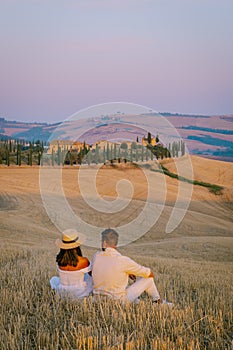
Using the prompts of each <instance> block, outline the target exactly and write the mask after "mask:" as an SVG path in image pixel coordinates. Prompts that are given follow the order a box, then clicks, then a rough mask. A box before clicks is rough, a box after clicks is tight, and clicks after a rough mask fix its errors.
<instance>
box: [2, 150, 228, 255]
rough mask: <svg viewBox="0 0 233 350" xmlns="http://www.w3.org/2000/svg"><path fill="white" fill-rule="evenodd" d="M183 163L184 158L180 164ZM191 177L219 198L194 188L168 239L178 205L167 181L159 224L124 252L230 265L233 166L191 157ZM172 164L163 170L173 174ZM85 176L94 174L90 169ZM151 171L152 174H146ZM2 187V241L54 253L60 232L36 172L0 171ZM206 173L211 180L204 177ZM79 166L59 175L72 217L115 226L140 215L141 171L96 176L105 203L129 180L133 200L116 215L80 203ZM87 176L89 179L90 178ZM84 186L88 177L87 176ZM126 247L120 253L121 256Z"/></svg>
mask: <svg viewBox="0 0 233 350" xmlns="http://www.w3.org/2000/svg"><path fill="white" fill-rule="evenodd" d="M180 161H182V159H180ZM192 162H193V168H194V174H195V177H197V178H199V179H202V180H203V179H204V180H205V181H208V182H213V183H215V184H221V185H223V186H224V190H223V194H222V195H218V196H216V195H214V194H212V193H210V192H209V191H208V189H206V188H203V187H200V186H194V188H193V195H192V200H191V203H190V205H189V208H188V211H187V213H186V215H185V217H184V219H183V221H182V222H181V223H180V225H179V226H178V227H177V228H176V229H175V231H173V232H172V233H171V234H165V227H166V223H167V221H168V218H169V216H170V213H171V209H172V207H173V205H174V201H175V200H176V196H177V190H178V181H177V180H176V179H172V178H169V177H166V186H167V194H166V203H165V207H164V210H163V212H162V214H161V216H160V217H159V220H158V222H157V223H156V224H155V225H154V226H153V227H152V228H151V229H150V231H149V232H148V233H147V234H146V235H145V236H143V237H142V238H141V239H140V240H138V241H136V242H135V243H132V244H131V245H129V246H128V247H127V251H131V252H132V253H136V254H139V255H141V254H143V253H145V251H146V252H147V254H148V255H149V256H153V255H154V254H155V250H156V254H158V255H159V256H161V257H166V256H168V255H169V256H170V257H171V256H172V257H180V256H181V257H184V258H187V259H188V258H190V257H194V258H195V259H198V260H200V259H204V258H207V260H208V259H210V260H217V261H218V260H224V261H228V260H232V248H233V247H232V243H233V240H232V234H233V225H232V209H233V207H232V200H233V178H232V174H233V164H232V163H227V162H220V161H216V160H210V161H208V163H207V162H206V160H203V159H202V158H200V157H196V156H195V157H192ZM173 166H174V165H173V164H172V162H170V163H168V162H166V167H170V169H171V170H174V169H173ZM85 171H86V172H89V173H90V172H93V173H94V171H95V169H94V168H90V169H86V170H85ZM146 171H147V172H150V170H146ZM0 174H1V182H0V195H1V201H0V205H1V213H0V217H1V218H0V220H1V233H0V235H1V241H2V244H3V245H4V244H11V245H14V246H20V245H21V244H23V245H25V244H26V245H28V246H38V245H39V246H40V247H44V248H45V249H47V248H48V249H52V250H54V249H55V247H54V239H55V238H56V237H57V236H58V235H59V232H58V231H57V229H56V228H55V227H54V225H53V224H52V223H51V221H50V219H49V217H48V215H47V213H46V211H45V209H44V207H43V203H42V200H41V197H40V190H39V168H38V167H27V166H26V167H21V168H19V167H14V166H11V167H5V166H1V168H0ZM151 174H152V176H153V177H154V178H153V179H154V180H155V184H156V188H158V191H157V192H156V196H155V197H154V199H153V198H152V199H151V200H155V201H157V202H158V201H160V196H161V198H162V193H160V185H159V183H160V181H161V179H162V175H161V174H158V173H152V172H150V173H148V176H151ZM208 174H209V175H208ZM77 175H78V168H77V167H67V168H65V169H64V170H63V174H62V176H63V187H64V192H65V196H66V199H67V200H68V202H69V204H70V205H71V207H72V209H73V210H74V212H76V213H78V214H79V215H81V217H82V219H83V220H84V221H86V222H89V223H91V224H92V225H97V226H99V225H100V226H102V225H103V223H104V225H105V226H106V227H107V226H113V225H119V224H123V223H125V222H128V221H129V220H132V219H133V218H134V217H136V216H137V215H138V213H139V212H140V211H141V210H142V208H143V206H144V205H145V202H144V201H145V199H146V193H147V182H146V181H145V177H144V175H143V174H142V172H141V170H140V169H128V170H127V169H125V170H124V171H122V170H120V169H119V170H117V169H109V168H103V169H101V170H100V171H99V172H98V176H97V189H98V192H99V193H100V195H102V196H104V197H106V198H107V199H108V200H112V199H114V197H115V196H116V183H117V182H118V181H119V180H121V179H122V178H124V179H125V178H126V179H128V180H129V181H130V182H131V183H132V184H133V187H134V197H133V200H132V202H131V203H130V204H129V206H128V207H127V208H126V209H125V210H124V211H120V212H117V213H115V214H111V215H109V214H107V213H102V214H100V213H99V212H97V211H95V210H94V209H92V208H91V207H89V206H88V204H87V203H86V202H85V201H84V200H82V198H81V196H80V190H79V188H78V186H77ZM89 175H90V174H89ZM86 179H87V180H86V181H88V176H87V177H86ZM124 249H125V248H122V250H123V251H124Z"/></svg>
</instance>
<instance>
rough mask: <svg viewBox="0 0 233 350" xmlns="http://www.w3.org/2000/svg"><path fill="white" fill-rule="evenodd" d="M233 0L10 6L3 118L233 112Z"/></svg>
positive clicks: (26, 1)
mask: <svg viewBox="0 0 233 350" xmlns="http://www.w3.org/2000/svg"><path fill="white" fill-rule="evenodd" d="M232 18H233V1H232V0H20V1H19V0H0V48H1V54H0V116H1V117H5V118H6V119H8V120H21V121H37V122H56V121H62V120H64V119H66V118H67V117H68V116H70V115H71V114H73V113H75V112H77V111H78V110H79V109H82V108H85V107H89V106H91V105H94V104H99V103H105V102H112V101H125V102H132V103H136V104H141V105H145V106H148V107H150V108H152V109H155V110H157V111H160V112H165V111H166V112H180V113H190V114H191V113H197V114H229V113H233V39H232V38H233V20H232Z"/></svg>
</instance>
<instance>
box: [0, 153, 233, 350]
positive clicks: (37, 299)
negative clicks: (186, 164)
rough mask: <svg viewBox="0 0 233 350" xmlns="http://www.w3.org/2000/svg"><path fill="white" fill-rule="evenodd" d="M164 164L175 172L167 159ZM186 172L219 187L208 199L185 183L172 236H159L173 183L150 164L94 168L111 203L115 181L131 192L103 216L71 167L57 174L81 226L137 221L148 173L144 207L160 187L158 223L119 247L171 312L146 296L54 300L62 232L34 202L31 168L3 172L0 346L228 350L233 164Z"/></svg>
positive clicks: (232, 336) (203, 162)
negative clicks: (146, 274)
mask: <svg viewBox="0 0 233 350" xmlns="http://www.w3.org/2000/svg"><path fill="white" fill-rule="evenodd" d="M182 161H183V160H182V158H180V159H179V162H182ZM162 164H163V166H164V167H166V169H167V170H168V171H169V172H170V173H176V168H175V165H174V163H173V161H172V160H164V161H163V162H162ZM192 165H193V172H194V179H195V180H197V181H199V182H204V183H209V184H211V185H213V184H214V185H219V186H222V187H223V189H222V190H221V191H220V192H221V194H215V193H214V192H211V191H210V189H211V188H212V187H210V188H209V187H203V186H199V185H195V186H193V192H192V196H191V202H190V204H189V208H188V210H187V212H186V215H185V216H184V218H183V220H182V222H181V223H180V224H179V226H178V227H177V228H176V229H175V230H174V231H173V232H171V233H165V229H166V224H167V221H168V219H169V217H170V215H171V210H172V208H173V206H174V202H175V201H176V198H177V195H178V184H179V182H180V181H178V180H177V179H176V178H172V177H171V176H164V175H163V174H161V172H157V171H156V169H157V168H156V166H155V165H154V164H151V163H150V164H148V166H146V167H145V169H144V172H143V171H142V169H139V168H137V167H132V166H127V165H125V166H121V167H110V166H105V167H102V168H101V169H100V170H99V172H98V175H97V177H96V186H97V189H98V192H99V194H100V195H101V196H102V197H103V198H105V199H106V200H108V201H112V200H113V199H114V198H115V197H116V194H117V192H116V184H117V183H118V181H119V180H121V179H127V180H128V181H130V182H131V184H132V185H133V188H134V193H133V199H132V200H131V202H130V204H129V206H128V207H127V208H126V209H125V210H124V211H119V212H116V213H114V214H111V215H109V214H108V213H104V214H102V215H100V213H99V212H96V211H95V210H94V209H93V208H91V207H90V206H88V204H87V203H86V202H85V201H84V200H83V199H82V198H81V194H80V188H79V187H78V183H77V173H78V171H79V170H78V168H77V167H66V168H64V169H63V171H62V181H63V189H64V193H65V195H66V199H67V201H68V202H69V204H70V205H71V207H72V208H73V211H74V212H75V213H78V214H79V215H80V216H81V217H82V219H83V220H84V221H87V222H90V223H92V224H93V225H96V226H103V225H106V227H109V226H112V225H114V226H118V225H120V224H122V223H125V222H128V221H130V220H132V218H134V217H136V216H137V215H138V213H139V212H140V210H142V208H143V206H144V204H145V201H146V198H147V192H148V190H147V181H146V177H147V176H150V177H152V179H153V181H154V182H153V183H154V184H155V187H156V189H157V190H156V194H155V195H154V196H153V195H152V196H151V197H150V200H151V201H157V202H162V201H163V193H162V190H161V188H162V187H161V184H164V181H165V184H166V196H165V206H164V209H163V211H162V213H161V215H160V217H159V219H158V221H157V222H156V224H155V225H154V226H153V227H151V229H150V230H149V232H147V233H146V234H145V235H144V236H143V237H141V238H140V239H138V240H137V241H135V242H132V243H131V244H129V245H127V246H123V247H121V248H120V249H119V250H120V251H121V252H122V253H123V254H126V255H129V256H131V257H132V258H134V259H135V260H137V261H138V262H140V263H141V264H143V265H145V266H149V267H150V268H151V269H152V270H153V271H154V273H155V276H156V278H155V280H156V284H157V287H158V289H159V291H160V294H161V296H162V297H163V298H166V299H168V300H170V301H172V302H173V303H174V304H175V307H174V309H169V308H167V307H165V306H159V305H156V306H155V305H154V304H153V305H152V304H151V302H150V301H149V300H148V299H147V297H146V296H144V295H143V296H142V300H141V302H140V303H139V304H138V305H122V304H119V303H117V302H113V301H111V300H103V301H101V302H100V303H94V302H92V298H91V297H89V298H87V299H85V300H82V301H76V302H72V301H70V300H60V299H59V298H58V297H57V296H56V295H54V294H53V293H52V291H51V289H50V285H49V279H50V277H51V276H53V275H55V274H56V266H55V256H56V253H57V249H56V247H55V245H54V240H55V239H56V238H57V237H58V236H59V234H60V233H59V231H58V229H57V228H56V227H55V226H54V225H53V223H52V222H51V220H50V218H49V217H48V215H47V213H46V210H45V209H44V206H43V203H42V200H41V196H40V188H39V168H38V167H13V166H12V167H11V166H10V167H5V166H1V168H0V196H1V201H0V208H1V212H0V215H1V226H0V227H1V231H0V239H1V247H0V274H1V282H0V311H1V315H2V317H1V324H0V338H1V349H3V350H5V349H12V350H14V349H15V350H18V349H51V350H54V349H70V350H71V349H80V350H81V349H83V350H84V349H104V350H105V349H106V350H107V349H108V350H110V349H111V350H117V349H125V350H126V349H128V350H130V349H143V350H144V349H145V350H147V349H180V350H183V349H187V350H188V349H190V350H191V349H213V350H215V349H231V348H232V346H233V330H232V316H233V310H232V285H233V283H232V282H233V277H232V273H233V254H232V251H233V238H232V234H233V219H232V209H233V203H232V202H233V164H232V163H226V162H220V161H215V160H208V159H204V158H199V157H192ZM94 170H95V169H94V166H93V167H92V166H91V167H87V168H86V169H84V172H85V175H86V177H84V181H85V178H86V179H87V180H86V181H88V179H89V178H90V176H91V174H92V172H94ZM154 170H155V171H154ZM164 179H165V180H164ZM87 184H88V183H87ZM54 186H55V185H54ZM187 186H188V185H187ZM189 186H191V185H189ZM50 190H51V189H50ZM49 195H52V193H49ZM126 197H127V194H126ZM182 200H185V198H182V193H181V197H180V201H182ZM103 223H104V224H103ZM82 250H83V254H84V255H86V256H87V257H88V258H89V259H90V260H91V257H92V254H93V253H94V251H95V250H96V249H95V248H90V247H88V246H84V247H83V249H82Z"/></svg>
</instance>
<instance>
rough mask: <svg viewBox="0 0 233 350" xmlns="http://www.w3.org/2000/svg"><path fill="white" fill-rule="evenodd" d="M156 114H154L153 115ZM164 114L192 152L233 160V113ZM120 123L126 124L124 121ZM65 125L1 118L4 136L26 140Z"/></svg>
mask: <svg viewBox="0 0 233 350" xmlns="http://www.w3.org/2000/svg"><path fill="white" fill-rule="evenodd" d="M153 114H154V113H151V115H153ZM160 114H161V115H162V116H164V117H165V118H167V120H168V121H169V122H170V123H171V124H173V125H174V127H175V128H176V129H177V131H178V132H179V134H180V135H181V137H182V138H183V139H184V141H185V143H186V145H187V147H188V150H189V152H190V153H191V154H197V155H201V156H206V157H208V158H214V159H219V160H225V161H230V162H232V161H233V136H232V135H233V114H229V115H213V116H208V115H193V114H180V113H169V112H163V113H160ZM102 121H103V123H102V124H101V125H102V126H103V124H104V125H106V126H108V118H106V116H104V117H103V120H102ZM117 123H119V124H122V123H121V122H120V120H118V121H117ZM61 124H62V123H61V122H59V123H52V124H49V123H45V122H44V123H39V122H38V123H37V122H33V123H29V122H18V121H8V120H6V119H5V118H3V117H2V118H0V138H2V139H8V138H12V139H24V140H26V141H33V140H34V141H35V140H38V139H39V140H41V141H43V142H45V141H47V140H48V139H49V137H50V136H51V135H52V134H53V132H54V131H55V130H56V128H57V127H58V126H59V125H61ZM95 129H96V128H95ZM124 132H125V136H124V137H127V128H125V130H124ZM95 133H96V132H95ZM93 134H94V131H93ZM131 136H132V135H131ZM136 136H137V135H135V138H136ZM89 137H91V135H89Z"/></svg>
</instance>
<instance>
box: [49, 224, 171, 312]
mask: <svg viewBox="0 0 233 350" xmlns="http://www.w3.org/2000/svg"><path fill="white" fill-rule="evenodd" d="M117 243H118V233H117V232H116V231H115V230H113V229H106V230H105V231H103V232H102V251H99V252H97V253H95V255H94V256H93V260H92V262H91V263H89V261H88V259H87V258H85V257H83V256H82V252H81V248H80V245H81V242H80V240H79V237H78V233H77V231H75V230H73V229H68V230H65V231H64V232H63V234H62V240H60V239H58V240H57V241H56V244H57V246H58V247H59V248H60V252H59V254H58V255H57V258H56V261H57V264H58V273H59V277H55V276H54V277H52V278H51V280H50V284H51V287H52V289H55V290H56V291H57V292H58V293H59V294H60V295H62V296H64V295H67V294H68V295H69V296H70V297H72V298H83V297H87V296H89V295H90V294H93V295H94V296H96V295H105V296H109V297H110V298H112V299H117V300H121V301H127V300H128V301H130V302H138V301H139V299H138V298H139V296H140V295H141V294H142V293H143V292H146V293H147V294H148V295H149V296H150V297H151V299H152V301H153V302H155V303H158V304H164V303H165V304H169V305H170V306H173V304H172V303H168V302H166V301H165V300H162V299H161V298H160V295H159V292H158V290H157V288H156V286H155V283H154V274H153V272H152V271H151V269H150V268H148V267H144V266H141V265H139V264H137V263H136V262H135V261H133V260H132V259H130V258H128V257H126V256H123V255H121V254H120V253H119V252H118V251H117ZM137 277H140V278H137ZM128 278H131V279H132V280H133V281H134V283H133V284H131V285H128Z"/></svg>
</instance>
